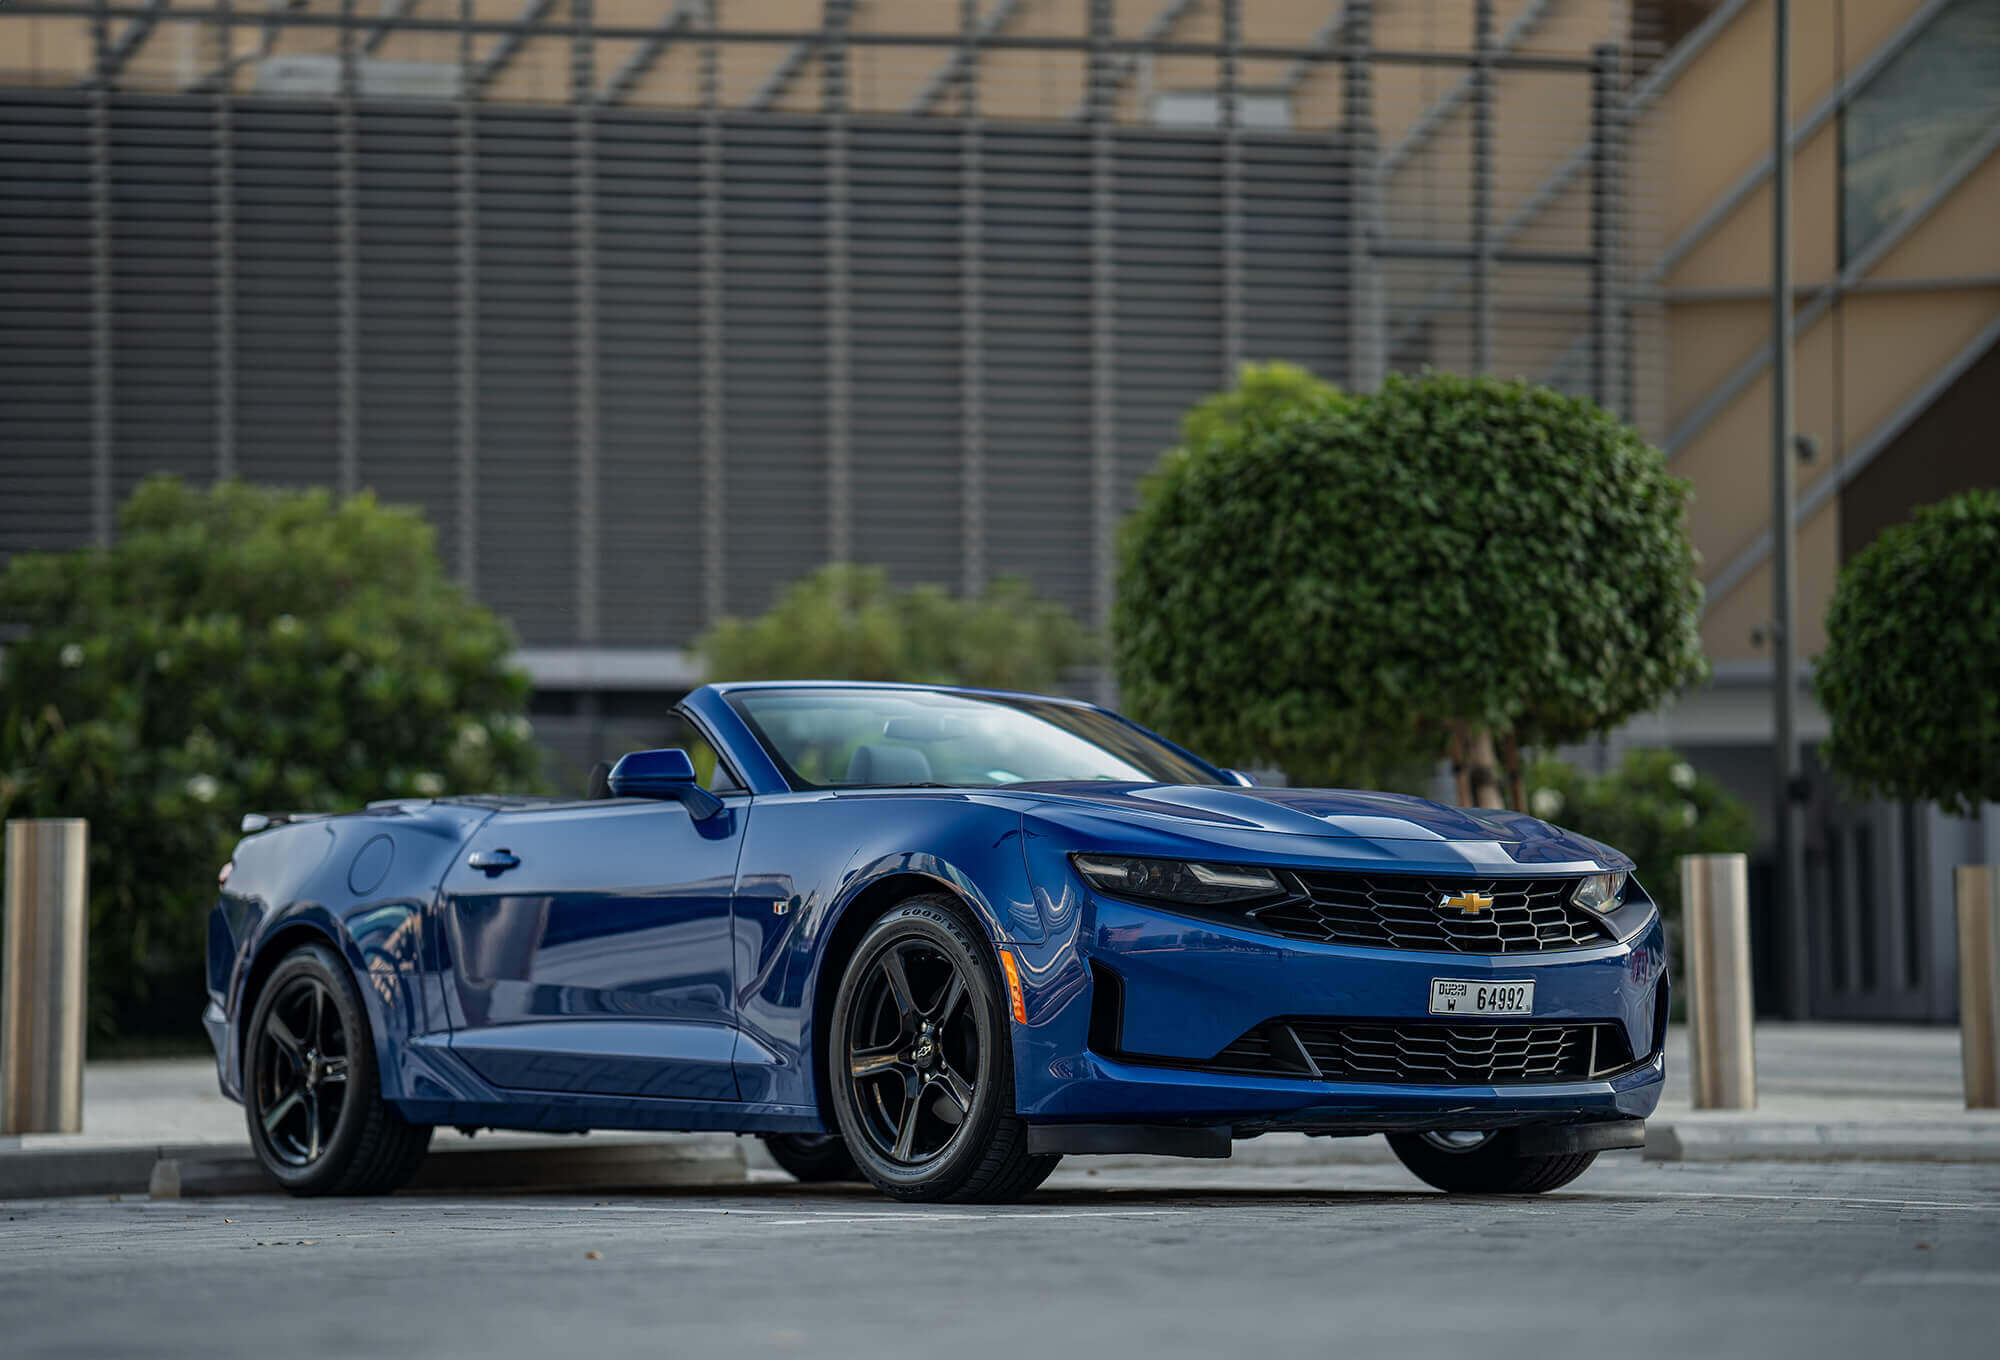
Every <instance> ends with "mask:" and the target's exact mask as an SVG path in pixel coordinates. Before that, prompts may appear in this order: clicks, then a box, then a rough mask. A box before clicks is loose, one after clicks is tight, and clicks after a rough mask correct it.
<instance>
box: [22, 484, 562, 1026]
mask: <svg viewBox="0 0 2000 1360" xmlns="http://www.w3.org/2000/svg"><path fill="white" fill-rule="evenodd" d="M0 617H5V618H6V619H7V620H8V621H9V622H11V623H13V624H15V625H16V626H17V627H22V628H24V630H25V631H24V635H22V636H20V637H18V638H17V639H16V640H15V641H13V642H12V643H11V644H10V645H9V646H8V648H7V653H6V657H5V659H4V665H0V816H4V817H85V818H88V819H89V821H90V838H91V850H90V984H91V999H92V1012H93V1017H94V1022H95V1026H96V1028H97V1031H98V1033H99V1034H101V1035H108V1034H112V1033H116V1032H118V1031H121V1030H122V1031H125V1032H127V1033H134V1032H143V1031H150V1032H158V1031H160V1030H163V1029H164V1030H193V1029H195V1021H196V1018H197V1016H198V1015H199V1013H200V1009H201V996H202V990H201V974H202V956H203V948H204V943H205V940H206V933H205V926H204V920H203V918H204V916H205V915H206V913H207V911H208V908H209V906H210V905H211V904H213V902H214V900H215V873H216V870H217V869H218V868H220V867H221V865H222V864H223V862H224V861H225V860H227V859H228V857H229V852H230V848H231V846H232V845H233V844H234V842H235V839H236V835H237V829H236V828H237V824H238V821H239V819H240V818H241V817H242V815H243V813H244V812H246V811H250V810H256V809H289V810H303V811H336V810H339V809H343V808H353V807H358V806H360V805H361V804H362V803H363V802H365V801H367V800H369V799H371V798H383V797H393V796H396V795H416V796H423V795H428V794H435V793H442V792H445V791H447V790H449V791H453V792H476V791H482V790H495V791H498V790H507V789H518V788H522V787H531V786H532V785H533V784H534V782H535V769H536V763H537V754H536V750H535V747H534V744H533V739H532V733H531V732H530V730H529V727H528V722H527V719H526V717H525V716H524V715H523V709H524V707H525V705H526V702H527V697H528V681H527V678H526V677H525V676H524V675H522V674H520V673H519V672H517V671H515V670H513V669H511V668H510V667H509V666H508V664H507V657H508V655H509V653H510V652H512V650H513V648H514V642H513V638H512V636H511V634H510V633H509V632H508V629H507V627H506V625H505V624H503V623H502V622H501V621H500V620H499V619H498V618H497V617H495V616H494V615H493V613H492V612H491V611H489V610H487V609H485V608H484V607H482V606H480V605H478V604H476V603H474V602H473V601H472V600H470V599H469V598H467V597H466V595H465V593H464V592H463V591H461V590H460V589H459V588H458V586H457V585H455V584H454V583H453V582H452V581H451V580H450V579H448V578H447V577H446V576H445V573H444V569H443V567H442V566H441V565H440V564H439V561H438V557H437V553H436V551H435V549H434V547H433V541H432V534H431V529H430V526H429V525H428V524H426V523H425V522H424V519H423V517H422V516H421V515H420V514H419V513H417V512H416V511H415V510H410V509H402V508H391V507H385V506H381V505H377V504H376V503H375V501H374V498H373V497H371V496H367V495H362V496H357V497H354V498H352V499H350V500H345V501H336V500H335V499H334V498H333V497H332V496H330V495H329V494H327V493H326V492H325V491H277V490H269V489H264V488H259V487H253V486H247V485H244V484H242V483H224V484H222V485H220V486H217V487H215V488H214V489H213V490H208V491H204V490H196V489H193V488H190V487H187V486H184V485H182V484H181V483H180V482H178V481H176V480H174V479H172V478H159V479H155V480H151V481H148V482H146V483H144V484H143V485H141V486H140V487H139V488H138V489H137V490H136V491H135V492H134V493H133V495H132V498H131V500H130V501H128V502H127V503H126V505H125V506H124V508H123V510H122V512H121V514H120V518H119V533H118V537H117V540H116V542H115V543H114V544H113V545H112V546H110V547H108V548H84V549H79V550H77V551H75V552H67V553H41V554H28V555H23V556H20V557H16V558H14V559H13V561H12V562H10V563H9V564H8V567H7V570H6V571H5V573H4V574H0Z"/></svg>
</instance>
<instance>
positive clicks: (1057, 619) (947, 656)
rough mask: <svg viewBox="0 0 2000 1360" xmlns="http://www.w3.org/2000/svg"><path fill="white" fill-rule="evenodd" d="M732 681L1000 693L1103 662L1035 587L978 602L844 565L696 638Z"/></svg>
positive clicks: (1006, 588) (1001, 584)
mask: <svg viewBox="0 0 2000 1360" xmlns="http://www.w3.org/2000/svg"><path fill="white" fill-rule="evenodd" d="M695 650H696V651H697V652H698V653H699V654H700V656H701V658H702V664H703V667H704V668H705V670H706V671H707V673H708V674H709V675H712V676H715V677H717V678H718V679H727V680H797V679H808V678H811V679H827V680H903V681H915V682H922V683H927V684H953V685H977V686H980V687H983V688H989V689H1023V690H1043V689H1050V688H1053V687H1054V686H1055V685H1056V683H1057V682H1058V681H1059V680H1060V679H1061V676H1062V673H1063V671H1064V670H1065V669H1067V668H1068V667H1071V666H1074V665H1077V664H1079V663H1081V662H1084V661H1087V660H1089V659H1090V657H1091V655H1092V647H1091V642H1090V636H1089V634H1088V633H1086V632H1085V631H1084V629H1083V628H1082V626H1081V625H1079V624H1078V623H1077V622H1076V620H1075V619H1074V618H1073V617H1071V615H1070V613H1069V611H1068V610H1066V609H1064V608H1063V607H1062V606H1061V605H1059V604H1056V603H1055V602H1053V601H1051V600H1045V599H1041V598H1039V597H1037V596H1036V595H1035V593H1034V591H1033V589H1032V588H1031V587H1030V586H1029V585H1028V584H1027V583H1026V582H1025V581H1020V580H1013V579H1002V580H998V581H995V582H994V583H993V584H992V586H990V587H989V588H988V589H987V591H986V592H985V593H984V594H983V595H980V596H978V597H976V598H971V599H961V598H958V597H955V596H952V595H948V594H946V593H945V592H944V591H942V590H940V589H938V588H937V587H936V586H917V587H914V588H912V589H909V590H893V589H891V588H890V585H889V574H888V573H887V572H886V571H884V570H883V569H882V568H880V567H870V566H854V565H844V564H836V565H833V566H828V567H822V568H821V569H820V570H818V571H816V572H814V573H813V574H812V575H810V576H807V577H805V578H803V579H801V580H799V581H796V582H794V583H793V584H792V585H791V586H790V587H788V588H787V589H786V590H785V592H784V593H783V594H782V595H780V596H779V597H778V600H777V602H776V603H775V604H773V605H772V606H771V608H770V609H769V610H767V611H766V612H764V613H763V614H760V615H758V616H757V617H756V618H754V619H734V618H727V619H723V620H721V621H720V622H718V623H717V624H716V625H715V626H714V627H712V628H710V629H709V630H708V631H707V632H705V633H703V634H702V635H701V636H700V637H699V638H697V639H696V640H695Z"/></svg>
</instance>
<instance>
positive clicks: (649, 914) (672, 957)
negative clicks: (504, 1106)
mask: <svg viewBox="0 0 2000 1360" xmlns="http://www.w3.org/2000/svg"><path fill="white" fill-rule="evenodd" d="M723 803H724V807H723V810H722V811H721V812H720V813H718V814H716V815H715V816H713V817H710V818H707V819H706V820H704V821H702V822H699V823H697V822H696V821H694V819H693V818H692V817H690V816H689V814H688V811H687V809H686V808H685V807H683V806H682V805H681V804H680V803H678V802H671V801H657V800H650V799H638V798H622V799H606V800H601V801H594V802H584V803H570V804H559V805H551V806H540V807H531V808H524V809H516V810H509V811H502V812H499V813H496V814H495V815H494V816H493V817H492V818H490V819H489V820H488V821H487V822H486V823H485V824H484V825H482V826H481V827H480V829H479V830H478V831H477V832H476V833H474V835H473V836H472V838H471V839H470V840H469V841H468V842H467V843H466V845H465V847H464V849H463V850H462V851H461V852H460V854H459V856H458V859H457V861H456V862H455V863H454V865H453V867H452V869H451V870H450V872H449V873H448V874H447V875H446V877H445V881H444V884H443V891H442V892H441V893H440V895H439V910H440V913H441V915H442V917H443V921H442V925H443V927H444V929H443V932H442V937H443V938H442V942H443V946H444V949H445V951H446V952H447V954H448V957H447V958H446V959H445V960H444V962H445V968H444V974H445V979H446V988H445V1001H446V1007H447V1010H448V1012H449V1019H450V1022H451V1028H452V1036H451V1047H452V1049H453V1051H454V1052H456V1053H457V1054H459V1056H460V1057H461V1058H462V1059H463V1060H464V1061H465V1062H466V1064H467V1065H469V1066H470V1067H471V1068H472V1069H473V1070H474V1071H476V1072H477V1073H478V1074H479V1075H480V1076H482V1077H484V1078H485V1079H486V1080H487V1081H489V1082H492V1083H493V1084H494V1085H496V1086H500V1087H505V1088H508V1089H512V1090H527V1091H561V1092H571V1093H580V1094H599V1095H626V1096H668V1097H675V1098H679V1099H691V1100H735V1099H738V1094H737V1087H736V1079H735V1076H734V1075H733V1073H732V1070H731V1058H732V1054H733V1052H734V1049H735V1042H736V1023H735V1020H736V1017H735V1013H734V1011H735V1007H734V1004H733V1002H732V995H733V990H734V988H733V978H732V963H731V954H732V950H731V943H730V899H731V897H732V895H733V891H734V885H735V879H736V861H737V856H738V853H739V851H740V850H741V848H742V845H743V829H744V826H745V824H746V822H747V820H748V818H749V814H750V800H749V798H748V796H747V795H744V794H742V793H733V794H725V795H723Z"/></svg>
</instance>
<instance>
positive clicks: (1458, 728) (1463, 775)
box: [1446, 722, 1472, 807]
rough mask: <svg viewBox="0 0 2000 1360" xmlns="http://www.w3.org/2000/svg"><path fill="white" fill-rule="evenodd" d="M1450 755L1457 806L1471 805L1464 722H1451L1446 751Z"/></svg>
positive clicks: (1470, 782)
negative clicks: (1449, 741)
mask: <svg viewBox="0 0 2000 1360" xmlns="http://www.w3.org/2000/svg"><path fill="white" fill-rule="evenodd" d="M1446 754H1448V755H1449V756H1450V757H1451V782H1452V787H1453V796H1454V797H1455V798H1457V800H1458V806H1459V807H1471V806H1472V781H1471V780H1470V779H1469V778H1468V777H1467V771H1466V768H1465V724H1464V723H1458V722H1455V723H1453V724H1451V743H1450V748H1449V750H1448V751H1447V752H1446Z"/></svg>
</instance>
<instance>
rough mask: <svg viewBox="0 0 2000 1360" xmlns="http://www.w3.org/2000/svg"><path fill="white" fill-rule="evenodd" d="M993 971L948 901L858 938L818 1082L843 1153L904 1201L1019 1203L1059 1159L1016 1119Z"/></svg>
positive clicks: (889, 918)
mask: <svg viewBox="0 0 2000 1360" xmlns="http://www.w3.org/2000/svg"><path fill="white" fill-rule="evenodd" d="M998 974H999V970H998V969H997V967H996V966H995V964H994V961H993V947H992V946H991V945H990V944H988V943H987V941H986V939H985V936H984V933H983V932H981V931H980V930H979V929H978V928H977V926H976V925H975V924H974V923H973V922H972V921H971V920H970V919H969V918H968V917H967V916H966V914H965V910H964V908H963V907H962V906H960V905H959V903H958V902H957V901H956V900H955V899H952V898H949V897H943V896H927V897H916V898H912V899H910V900H909V901H907V902H904V903H902V904H901V905H899V906H897V907H894V908H892V909H891V910H890V911H889V912H888V914H887V915H885V916H884V917H883V918H882V919H881V920H879V921H877V922H876V923H875V924H874V925H873V926H871V927H870V928H869V930H868V933H867V934H866V935H864V936H863V937H862V939H861V943H860V945H859V946H858V947H857V948H856V949H855V951H854V956H853V958H852V959H851V960H849V962H848V966H847V971H846V973H845V975H844V976H842V978H841V980H840V990H839V993H838V994H837V996H836V997H835V1000H834V1003H833V1023H832V1025H831V1027H830V1035H831V1039H832V1042H831V1043H830V1045H829V1047H830V1049H831V1052H830V1053H829V1060H828V1064H827V1065H828V1069H829V1071H828V1077H829V1078H830V1081H831V1093H832V1096H833V1108H834V1115H835V1117H836V1119H837V1121H838V1123H839V1125H840V1133H841V1136H842V1137H843V1138H844V1139H845V1141H846V1147H847V1152H848V1154H849V1155H850V1156H852V1157H853V1159H854V1161H855V1164H856V1165H857V1166H859V1167H860V1169H861V1172H862V1174H863V1175H865V1176H866V1177H867V1178H868V1179H869V1180H870V1181H872V1182H874V1184H875V1186H876V1187H877V1188H878V1189H880V1190H881V1191H882V1192H883V1193H884V1194H887V1195H891V1196H893V1197H895V1198H896V1199H905V1200H959V1201H967V1200H978V1201H985V1202H989V1203H991V1202H999V1201H1006V1200H1014V1199H1019V1198H1020V1197H1021V1196H1023V1195H1025V1194H1027V1193H1028V1192H1029V1191H1030V1190H1033V1189H1034V1188H1035V1187H1036V1186H1037V1185H1040V1184H1041V1183H1042V1182H1043V1181H1044V1180H1045V1179H1047V1177H1048V1174H1049V1173H1050V1172H1051V1171H1053V1170H1055V1167H1056V1163H1057V1162H1058V1161H1060V1160H1061V1158H1060V1157H1054V1156H1031V1155H1030V1154H1029V1152H1028V1126H1027V1123H1026V1122H1025V1121H1024V1120H1022V1119H1021V1118H1020V1116H1019V1115H1017V1114H1015V1113H1014V1054H1013V1045H1012V1042H1011V1038H1010V1036H1009V1033H1008V1029H1007V1025H1008V1013H1007V1009H1006V1007H1005V1006H1004V1004H1003V1003H1002V1001H1001V992H1000V979H999V975H998Z"/></svg>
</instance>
